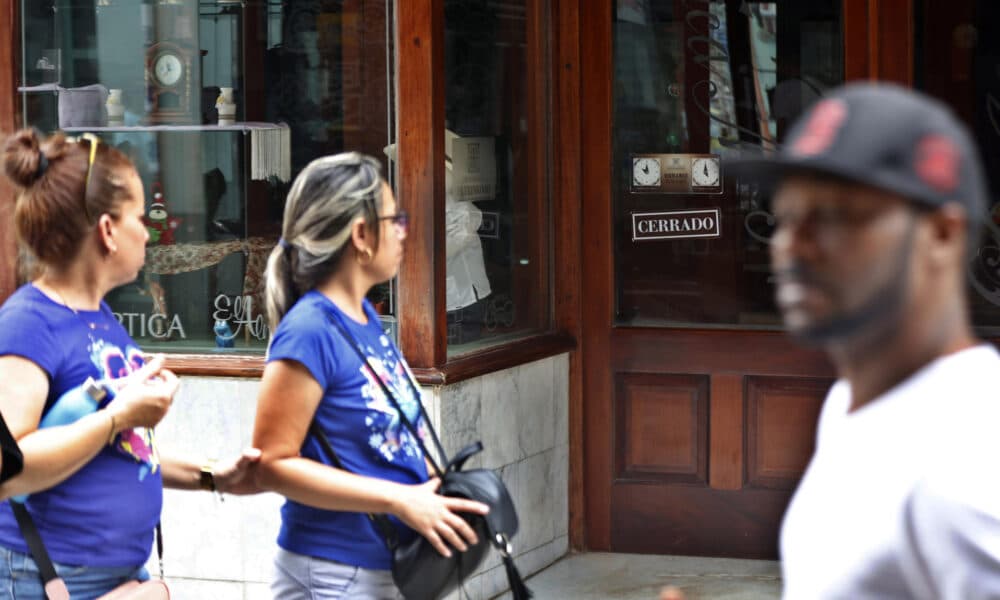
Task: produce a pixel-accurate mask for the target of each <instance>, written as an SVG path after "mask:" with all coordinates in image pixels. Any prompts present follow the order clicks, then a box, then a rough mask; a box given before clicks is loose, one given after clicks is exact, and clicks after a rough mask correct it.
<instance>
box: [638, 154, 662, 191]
mask: <svg viewBox="0 0 1000 600" xmlns="http://www.w3.org/2000/svg"><path fill="white" fill-rule="evenodd" d="M632 185H633V186H635V187H643V188H655V187H660V160H659V159H658V158H653V157H650V156H637V157H633V158H632Z"/></svg>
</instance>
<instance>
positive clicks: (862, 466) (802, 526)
mask: <svg viewBox="0 0 1000 600" xmlns="http://www.w3.org/2000/svg"><path fill="white" fill-rule="evenodd" d="M998 383H1000V355H998V354H997V352H996V350H994V349H993V347H992V346H986V345H982V346H977V347H975V348H970V349H968V350H963V351H961V352H957V353H955V354H951V355H949V356H945V357H942V358H939V359H937V360H935V361H933V362H932V363H930V364H928V365H927V366H925V367H924V368H922V369H921V370H919V371H918V372H916V373H914V374H913V375H912V376H910V377H909V378H908V379H906V380H905V381H903V382H902V383H900V384H899V385H897V386H896V387H895V388H893V389H891V390H889V391H888V392H886V393H885V394H883V395H882V396H880V397H879V398H877V399H875V400H874V401H872V402H870V403H869V404H867V405H865V406H863V407H862V408H861V409H859V410H857V411H855V412H853V413H850V414H848V412H847V409H848V407H849V406H850V401H851V390H850V386H849V385H848V384H847V382H845V381H843V380H841V381H838V382H837V383H836V384H835V385H834V386H833V388H832V389H831V390H830V393H829V394H828V395H827V398H826V402H825V403H824V405H823V411H822V414H821V415H820V421H819V429H818V432H817V438H816V453H815V454H814V455H813V458H812V461H811V462H810V463H809V468H808V469H807V470H806V473H805V476H804V477H803V479H802V482H801V483H800V484H799V488H798V490H796V492H795V496H794V497H793V498H792V502H791V504H790V505H789V507H788V511H787V512H786V513H785V518H784V522H783V523H782V528H781V563H782V574H783V578H784V597H785V598H786V599H789V600H800V599H802V600H825V599H831V598H850V599H862V598H879V599H892V598H921V599H922V598H941V599H956V600H957V599H962V600H968V599H977V598H1000V385H998Z"/></svg>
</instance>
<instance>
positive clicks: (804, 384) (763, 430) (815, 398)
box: [744, 376, 830, 490]
mask: <svg viewBox="0 0 1000 600" xmlns="http://www.w3.org/2000/svg"><path fill="white" fill-rule="evenodd" d="M829 388H830V380H829V379H815V378H804V377H756V376H749V377H747V378H746V406H747V411H746V414H747V419H746V423H745V425H744V431H745V432H746V440H747V469H746V471H747V477H746V485H747V486H749V487H756V488H764V489H777V490H792V489H795V485H796V484H797V483H798V481H799V479H800V478H801V477H802V474H803V472H805V468H806V465H807V464H808V462H809V457H810V456H812V453H813V448H814V439H815V436H814V435H813V430H812V428H809V427H803V424H807V423H815V422H816V421H817V419H818V418H819V410H820V407H821V406H822V403H823V397H824V396H825V395H826V391H827V390H828V389H829Z"/></svg>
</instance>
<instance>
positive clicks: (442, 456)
mask: <svg viewBox="0 0 1000 600" xmlns="http://www.w3.org/2000/svg"><path fill="white" fill-rule="evenodd" d="M327 316H328V317H329V319H330V322H331V323H333V325H334V327H336V328H337V330H338V331H339V332H340V335H342V336H344V339H345V340H346V341H347V345H348V346H350V347H351V348H353V349H354V352H355V354H357V355H358V358H359V359H361V362H362V363H363V364H364V365H365V368H367V369H368V372H369V373H371V375H372V379H374V380H375V381H377V382H378V384H379V387H381V388H382V393H384V394H385V395H386V397H387V398H389V401H390V402H392V407H393V408H395V409H396V412H397V413H399V419H400V420H401V421H402V422H403V425H405V426H406V428H407V429H408V430H409V431H410V434H411V435H413V438H414V439H415V440H417V444H419V445H420V450H421V451H423V453H424V456H425V457H426V458H427V459H428V460H429V461H430V463H431V466H433V467H434V471H435V474H436V475H437V476H438V477H441V478H443V477H444V471H443V470H442V469H441V467H440V466H438V464H439V463H438V461H437V460H434V456H433V455H432V454H431V453H430V452H428V451H427V446H426V445H424V439H423V438H422V437H420V434H419V433H418V432H417V427H416V425H414V424H413V423H411V422H410V419H409V417H407V416H406V412H405V411H403V407H402V406H400V405H399V400H397V399H396V395H395V394H393V393H392V390H390V389H389V386H387V385H386V384H385V382H384V381H382V378H381V377H379V375H378V373H377V372H376V371H375V368H374V367H372V364H371V363H370V362H369V361H368V357H367V356H365V354H364V353H363V352H362V351H361V347H360V346H359V345H358V342H357V340H356V339H354V336H353V335H351V333H350V332H349V331H347V328H345V327H344V325H343V323H341V322H340V321H339V319H337V317H336V316H335V315H332V314H328V315H327ZM399 358H400V360H402V354H400V355H399ZM403 371H404V373H405V374H406V382H407V384H409V386H410V389H411V390H413V394H414V397H415V398H416V399H417V407H418V408H419V410H420V415H421V416H422V417H423V418H424V424H425V425H426V426H427V430H428V431H430V433H431V438H432V439H433V440H434V445H435V446H436V448H437V451H438V457H439V459H440V460H441V461H442V462H445V463H447V460H448V459H447V454H446V453H445V451H444V446H442V445H441V439H440V438H439V437H438V434H437V431H436V430H435V429H434V424H433V423H431V420H430V417H428V416H427V411H426V409H424V403H423V402H421V401H420V390H419V389H418V388H417V384H416V383H414V382H413V379H412V378H411V377H410V373H409V371H407V370H406V369H403Z"/></svg>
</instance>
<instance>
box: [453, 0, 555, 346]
mask: <svg viewBox="0 0 1000 600" xmlns="http://www.w3.org/2000/svg"><path fill="white" fill-rule="evenodd" d="M536 5H537V2H530V1H528V0H512V1H509V2H502V3H495V2H478V1H470V0H445V2H444V10H445V51H444V62H445V127H446V131H445V154H446V159H447V160H446V164H445V174H446V188H447V190H446V200H445V237H446V245H447V287H446V305H447V325H448V354H449V355H455V354H460V353H466V352H470V351H473V350H478V349H481V348H484V347H486V346H490V345H495V344H498V343H500V342H503V341H506V340H510V339H512V338H515V337H519V336H522V335H525V334H527V333H530V332H534V331H538V330H541V329H544V328H546V327H547V326H548V320H549V316H548V311H549V293H548V289H549V288H548V258H547V252H546V250H545V249H544V248H543V244H542V242H543V240H547V239H548V236H547V235H544V225H543V224H545V223H547V222H548V213H547V210H548V188H547V179H546V176H545V173H544V169H542V168H541V166H542V165H543V164H544V162H543V161H544V156H545V151H544V144H545V138H546V125H545V121H544V118H543V115H541V114H539V113H540V111H539V110H537V109H536V107H537V106H539V105H540V104H541V102H539V100H540V99H544V93H545V92H544V89H543V86H542V85H541V84H539V83H538V78H537V77H536V78H534V79H533V76H534V74H536V73H539V72H543V71H544V69H545V65H546V63H545V62H544V59H543V58H542V57H543V52H542V51H541V49H540V48H538V47H537V45H538V42H537V40H534V39H531V38H530V37H529V35H528V33H529V32H530V31H532V30H535V29H536V28H537V24H534V23H532V20H534V19H535V18H536V15H537V14H538V13H539V11H538V10H536Z"/></svg>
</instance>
